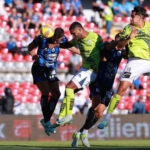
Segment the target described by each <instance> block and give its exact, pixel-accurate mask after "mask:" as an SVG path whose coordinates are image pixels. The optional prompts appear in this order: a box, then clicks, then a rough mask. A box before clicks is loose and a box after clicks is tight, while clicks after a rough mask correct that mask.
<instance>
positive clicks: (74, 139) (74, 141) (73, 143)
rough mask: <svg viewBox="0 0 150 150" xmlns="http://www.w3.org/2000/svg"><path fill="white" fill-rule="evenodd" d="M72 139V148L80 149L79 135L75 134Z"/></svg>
mask: <svg viewBox="0 0 150 150" xmlns="http://www.w3.org/2000/svg"><path fill="white" fill-rule="evenodd" d="M72 139H73V141H72V144H71V145H72V147H78V141H79V135H78V133H77V132H75V133H73V135H72Z"/></svg>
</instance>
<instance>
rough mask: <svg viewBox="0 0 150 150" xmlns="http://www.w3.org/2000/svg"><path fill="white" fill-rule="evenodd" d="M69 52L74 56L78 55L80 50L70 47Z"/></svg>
mask: <svg viewBox="0 0 150 150" xmlns="http://www.w3.org/2000/svg"><path fill="white" fill-rule="evenodd" d="M69 50H70V51H71V52H73V53H76V54H79V55H80V50H79V49H78V48H76V47H74V46H73V47H71V48H69Z"/></svg>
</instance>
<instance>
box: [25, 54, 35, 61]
mask: <svg viewBox="0 0 150 150" xmlns="http://www.w3.org/2000/svg"><path fill="white" fill-rule="evenodd" d="M23 59H24V61H28V62H32V61H33V60H32V57H31V56H30V55H26V56H24V58H23Z"/></svg>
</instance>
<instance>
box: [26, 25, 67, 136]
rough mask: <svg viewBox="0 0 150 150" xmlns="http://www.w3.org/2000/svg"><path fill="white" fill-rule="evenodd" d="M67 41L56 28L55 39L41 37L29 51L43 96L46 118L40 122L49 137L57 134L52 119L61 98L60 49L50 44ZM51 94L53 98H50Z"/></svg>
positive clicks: (31, 45)
mask: <svg viewBox="0 0 150 150" xmlns="http://www.w3.org/2000/svg"><path fill="white" fill-rule="evenodd" d="M65 41H66V38H65V37H64V30H63V29H62V28H56V29H55V32H54V36H53V37H51V38H45V37H43V36H42V35H39V36H37V37H36V38H35V39H34V40H33V41H32V42H31V43H30V44H29V46H28V51H29V53H30V55H31V56H32V59H33V60H34V63H33V65H32V76H33V82H34V84H36V85H37V87H38V88H39V90H40V91H41V94H42V95H41V100H40V103H41V109H42V113H43V117H44V118H43V119H41V121H40V122H41V124H42V126H43V127H44V129H45V133H46V134H47V135H48V136H49V135H50V133H55V130H54V128H51V123H50V119H51V116H52V114H53V112H54V110H55V106H56V104H57V101H58V99H59V97H60V91H59V83H58V81H59V80H58V78H57V77H56V63H57V57H58V54H59V48H58V47H55V48H53V49H50V48H49V47H48V44H50V43H60V42H65ZM35 48H38V50H37V53H36V52H35V51H34V49H35ZM50 93H51V96H49V94H50Z"/></svg>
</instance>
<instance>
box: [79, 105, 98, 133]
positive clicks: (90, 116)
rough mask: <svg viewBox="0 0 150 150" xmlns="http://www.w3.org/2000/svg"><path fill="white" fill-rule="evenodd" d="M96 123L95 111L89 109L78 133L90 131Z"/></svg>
mask: <svg viewBox="0 0 150 150" xmlns="http://www.w3.org/2000/svg"><path fill="white" fill-rule="evenodd" d="M97 121H98V118H96V116H95V110H94V109H93V108H92V107H91V108H90V109H89V111H88V113H87V117H86V121H85V123H84V125H83V127H82V128H81V129H80V130H79V131H80V132H83V130H84V129H86V130H88V129H90V128H91V127H92V126H93V125H94V124H95V123H96V122H97Z"/></svg>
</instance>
